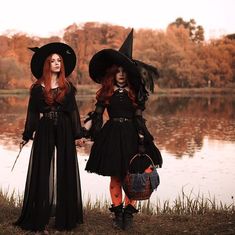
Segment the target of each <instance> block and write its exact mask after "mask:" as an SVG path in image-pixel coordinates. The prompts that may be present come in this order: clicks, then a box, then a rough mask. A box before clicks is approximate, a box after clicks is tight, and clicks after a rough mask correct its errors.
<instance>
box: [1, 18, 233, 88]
mask: <svg viewBox="0 0 235 235" xmlns="http://www.w3.org/2000/svg"><path fill="white" fill-rule="evenodd" d="M130 30H131V29H130V28H125V27H122V26H118V25H111V24H101V23H97V22H87V23H85V24H82V25H77V24H72V25H70V26H68V27H67V28H65V29H64V33H63V36H62V37H59V36H52V37H48V38H42V37H31V36H28V35H26V34H24V33H17V34H14V35H12V36H7V35H0V45H1V47H0V89H4V88H8V89H12V88H28V87H29V86H30V84H31V83H32V82H33V81H34V79H35V78H34V77H32V75H31V72H30V60H31V56H32V53H33V52H32V51H30V50H29V49H28V47H35V46H38V47H40V46H42V45H43V44H45V43H49V42H54V41H62V42H65V43H68V44H69V45H70V46H72V47H73V49H74V50H75V52H76V54H77V65H76V68H75V70H74V72H73V73H72V75H71V80H72V81H73V82H74V83H75V84H91V83H92V80H91V79H90V78H89V73H88V64H89V61H90V59H91V57H92V56H93V55H94V54H95V53H96V52H97V51H99V50H101V49H103V48H113V49H117V50H118V49H119V48H120V46H121V45H122V43H123V41H124V40H125V38H126V36H127V35H128V33H129V32H130ZM133 58H134V59H137V60H140V61H144V62H145V63H149V64H151V65H153V66H155V67H157V68H158V71H159V75H160V77H159V79H158V80H157V81H156V83H157V85H158V86H160V87H163V88H192V87H208V86H210V87H221V88H223V87H229V86H234V83H235V40H234V37H231V35H230V36H224V37H221V38H219V39H214V40H209V41H205V40H204V29H203V27H202V26H200V25H197V24H196V22H195V20H194V19H191V20H190V21H188V22H187V21H184V20H183V19H182V18H177V19H176V20H175V22H172V23H170V24H169V25H168V27H167V29H166V30H164V31H163V30H151V29H140V30H136V31H134V44H133Z"/></svg>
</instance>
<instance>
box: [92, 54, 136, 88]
mask: <svg viewBox="0 0 235 235" xmlns="http://www.w3.org/2000/svg"><path fill="white" fill-rule="evenodd" d="M114 64H116V65H119V66H122V67H123V68H124V69H125V71H126V72H127V73H128V78H129V81H130V82H131V83H132V85H133V86H138V83H139V79H140V78H139V76H140V75H139V71H138V69H137V66H136V64H135V62H134V61H132V60H131V59H129V58H128V57H127V56H125V55H124V54H123V53H121V52H119V51H116V50H113V49H103V50H101V51H99V52H97V53H96V54H95V55H94V56H93V57H92V58H91V60H90V63H89V75H90V77H91V79H92V80H94V81H95V82H96V83H101V81H102V79H103V77H104V75H105V73H106V70H107V69H108V68H109V67H111V66H112V65H114Z"/></svg>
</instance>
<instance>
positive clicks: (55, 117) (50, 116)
mask: <svg viewBox="0 0 235 235" xmlns="http://www.w3.org/2000/svg"><path fill="white" fill-rule="evenodd" d="M43 117H45V118H48V119H50V120H53V123H54V125H57V123H58V118H59V112H57V111H50V112H48V113H43Z"/></svg>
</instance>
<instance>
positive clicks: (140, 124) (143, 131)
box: [134, 108, 153, 142]
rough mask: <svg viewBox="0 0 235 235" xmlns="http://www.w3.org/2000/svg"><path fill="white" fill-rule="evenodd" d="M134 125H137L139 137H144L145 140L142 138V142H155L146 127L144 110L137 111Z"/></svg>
mask: <svg viewBox="0 0 235 235" xmlns="http://www.w3.org/2000/svg"><path fill="white" fill-rule="evenodd" d="M134 123H135V125H136V128H137V131H138V133H139V136H143V138H141V137H140V142H143V141H144V142H150V141H153V136H152V135H151V134H150V132H149V131H148V128H147V126H146V120H145V119H144V118H143V116H142V108H141V109H140V108H138V109H136V113H135V117H134Z"/></svg>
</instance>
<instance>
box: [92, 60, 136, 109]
mask: <svg viewBox="0 0 235 235" xmlns="http://www.w3.org/2000/svg"><path fill="white" fill-rule="evenodd" d="M118 67H119V66H117V65H112V66H111V67H109V68H108V69H107V70H106V74H105V76H104V77H103V79H102V80H101V85H102V87H101V88H100V89H99V90H98V91H97V93H96V99H97V100H98V101H101V102H104V103H105V104H109V100H110V97H111V96H112V95H113V93H114V84H115V77H116V74H117V73H118ZM127 84H128V87H129V91H128V96H129V97H130V99H131V100H132V103H133V104H134V105H135V106H136V105H137V104H136V102H135V98H136V97H135V92H134V90H133V88H132V86H131V85H130V83H129V82H128V79H127Z"/></svg>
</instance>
